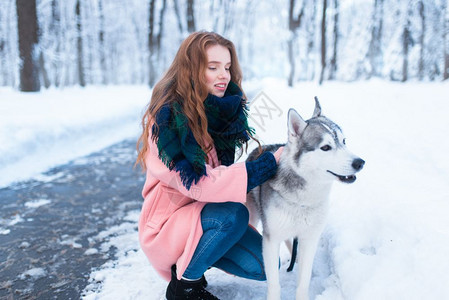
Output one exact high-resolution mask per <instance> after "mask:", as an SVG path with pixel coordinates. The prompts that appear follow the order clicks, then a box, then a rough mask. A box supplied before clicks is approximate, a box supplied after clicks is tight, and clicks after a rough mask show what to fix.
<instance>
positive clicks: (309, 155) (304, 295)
mask: <svg viewBox="0 0 449 300" xmlns="http://www.w3.org/2000/svg"><path fill="white" fill-rule="evenodd" d="M281 146H283V145H281V144H277V145H268V146H264V147H263V148H262V150H263V152H264V151H271V152H275V151H276V150H277V149H278V148H279V147H281ZM258 156H259V151H258V150H257V149H256V150H254V151H253V152H252V153H251V154H250V155H249V156H248V159H247V160H254V159H256V158H257V157H258ZM364 163H365V162H364V161H363V160H362V159H360V158H359V157H357V156H355V155H353V154H352V153H351V152H349V150H348V149H347V148H346V145H345V139H344V137H343V133H342V130H341V128H340V127H339V126H338V125H337V124H335V123H334V122H332V121H331V120H329V119H328V118H326V117H324V116H322V115H321V106H320V103H319V101H318V99H317V98H315V110H314V113H313V117H312V118H311V119H309V120H308V121H304V120H303V118H302V117H301V116H300V115H299V114H298V113H297V112H296V111H295V110H294V109H290V110H289V114H288V142H287V144H285V147H284V150H283V152H282V155H281V157H280V162H279V168H278V171H277V173H276V175H275V176H274V177H273V178H272V179H270V180H268V181H267V182H265V183H264V184H262V185H260V186H259V187H256V188H254V189H253V190H252V191H251V192H250V193H249V194H248V199H247V200H248V201H247V205H248V208H249V210H250V216H251V219H250V222H251V224H253V225H256V224H257V222H258V220H259V219H260V220H261V221H262V226H263V256H264V263H265V272H266V274H267V281H268V294H267V299H269V300H274V299H280V284H279V270H278V261H279V247H280V244H281V242H282V241H286V240H290V239H292V238H295V237H297V238H298V239H299V271H298V281H299V284H298V287H297V290H296V299H301V300H303V299H304V300H305V299H309V297H308V289H309V282H310V277H311V272H312V265H313V259H314V256H315V251H316V247H317V244H318V241H319V238H320V235H321V233H322V231H323V229H324V226H325V222H326V218H327V214H328V208H329V201H328V195H329V192H330V189H331V186H332V183H333V181H334V180H335V179H339V180H340V181H342V182H346V183H352V182H354V181H355V179H356V178H355V175H354V174H355V173H357V172H358V171H360V170H361V169H362V168H363V165H364Z"/></svg>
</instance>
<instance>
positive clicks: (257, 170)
mask: <svg viewBox="0 0 449 300" xmlns="http://www.w3.org/2000/svg"><path fill="white" fill-rule="evenodd" d="M241 82H242V74H241V70H240V66H239V63H238V59H237V55H236V51H235V47H234V45H233V43H232V42H230V41H229V40H227V39H225V38H223V37H222V36H220V35H218V34H216V33H211V32H196V33H193V34H191V35H190V36H189V37H187V39H186V40H184V41H183V43H182V44H181V46H180V48H179V50H178V52H177V54H176V57H175V58H174V61H173V63H172V65H171V66H170V67H169V69H168V71H167V72H166V73H165V74H164V76H163V78H162V79H161V80H160V81H159V82H158V83H157V84H156V86H155V87H154V90H153V94H152V98H151V102H150V104H149V107H148V109H147V111H146V113H145V115H144V117H143V120H142V127H143V133H142V135H141V137H140V139H139V142H138V152H139V154H138V158H137V161H138V162H139V163H140V164H141V165H142V166H143V168H144V169H145V170H146V176H147V177H146V182H145V185H144V188H143V191H142V195H143V197H144V198H145V202H144V204H143V207H142V212H141V216H140V220H139V240H140V244H141V247H142V249H143V251H144V253H145V254H146V256H147V257H148V259H149V261H150V263H151V264H152V266H153V267H154V268H155V270H156V271H157V272H158V273H159V274H160V275H161V276H162V277H163V278H164V279H166V280H167V281H170V283H169V285H168V287H167V291H166V297H167V299H168V300H171V299H218V298H216V297H215V296H213V295H212V294H210V293H209V292H208V291H206V290H205V287H206V285H207V283H206V281H205V279H204V276H203V274H204V272H205V271H206V270H207V269H208V268H210V267H217V268H219V269H222V270H224V271H225V272H228V273H231V274H234V275H237V276H241V277H245V278H250V279H255V280H265V272H264V267H263V259H262V250H261V249H262V238H261V236H260V234H259V233H257V231H255V230H254V229H253V228H251V227H249V226H248V210H247V209H246V207H245V206H244V203H245V201H246V194H247V193H248V192H249V191H250V190H251V189H252V188H254V187H255V186H258V185H260V184H262V183H263V182H265V181H266V180H268V179H269V178H271V177H272V176H273V175H274V173H275V171H276V168H277V164H276V161H277V160H278V157H279V155H280V152H281V151H282V150H280V151H278V152H277V153H275V156H274V155H273V154H272V153H264V154H262V155H261V156H260V157H259V159H257V160H256V161H253V162H247V163H244V162H241V163H234V155H235V150H236V148H239V147H242V146H243V144H245V143H246V142H247V141H248V140H249V139H250V138H251V137H252V134H253V129H251V128H250V127H249V126H248V122H247V111H246V109H247V108H246V100H245V98H244V94H243V92H242V90H241Z"/></svg>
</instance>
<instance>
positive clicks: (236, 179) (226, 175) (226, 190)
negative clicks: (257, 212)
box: [146, 139, 248, 203]
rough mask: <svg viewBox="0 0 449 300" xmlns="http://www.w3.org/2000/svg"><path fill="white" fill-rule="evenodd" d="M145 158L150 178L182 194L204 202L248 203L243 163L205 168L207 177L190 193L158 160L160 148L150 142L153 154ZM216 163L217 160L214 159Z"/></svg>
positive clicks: (177, 176)
mask: <svg viewBox="0 0 449 300" xmlns="http://www.w3.org/2000/svg"><path fill="white" fill-rule="evenodd" d="M148 152H149V153H148V154H147V157H146V165H147V169H148V171H147V173H148V174H147V176H148V175H150V176H152V177H153V178H155V179H157V180H160V181H161V182H162V183H164V184H165V185H167V186H169V187H171V188H173V189H175V190H177V191H179V192H180V193H181V194H183V195H185V196H187V197H189V198H192V199H194V200H197V201H202V202H228V201H231V202H241V203H244V202H246V189H247V182H248V179H247V172H246V165H245V163H244V162H240V163H235V164H232V165H230V166H217V167H215V168H214V167H212V166H211V165H209V164H206V173H207V176H203V177H202V178H201V179H200V180H199V182H198V183H197V184H192V186H191V187H190V190H187V189H186V188H185V187H184V185H183V184H182V182H181V177H180V176H179V173H178V172H176V171H170V169H168V167H167V166H166V165H165V164H164V163H163V162H162V161H161V160H160V159H159V157H158V150H157V146H156V144H155V143H154V141H151V139H150V150H149V151H148ZM215 159H216V158H215Z"/></svg>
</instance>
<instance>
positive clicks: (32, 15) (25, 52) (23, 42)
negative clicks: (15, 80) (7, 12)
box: [16, 0, 40, 92]
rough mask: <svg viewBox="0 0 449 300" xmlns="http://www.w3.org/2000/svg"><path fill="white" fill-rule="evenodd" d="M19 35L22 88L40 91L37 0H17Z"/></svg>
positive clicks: (29, 90)
mask: <svg viewBox="0 0 449 300" xmlns="http://www.w3.org/2000/svg"><path fill="white" fill-rule="evenodd" d="M16 9H17V25H18V35H19V57H20V60H21V64H20V90H21V91H22V92H38V91H39V90H40V81H39V62H38V59H39V53H38V46H37V44H38V25H37V24H38V23H37V13H36V0H16Z"/></svg>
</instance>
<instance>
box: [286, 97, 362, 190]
mask: <svg viewBox="0 0 449 300" xmlns="http://www.w3.org/2000/svg"><path fill="white" fill-rule="evenodd" d="M286 148H288V151H286V152H287V153H288V155H289V158H288V159H290V160H291V163H293V164H295V165H296V167H295V168H294V169H296V170H298V175H300V176H304V175H305V174H304V172H307V173H310V174H311V175H312V174H313V175H315V176H319V178H323V179H325V180H327V179H329V180H333V179H338V180H340V181H341V182H345V183H353V182H354V181H355V180H356V176H355V174H356V173H357V172H359V171H360V170H361V169H362V168H363V166H364V164H365V161H364V160H363V159H361V158H359V157H357V156H356V155H354V154H352V153H351V152H350V151H349V150H348V148H347V147H346V139H345V137H344V135H343V132H342V130H341V128H340V127H339V126H338V125H337V124H335V123H334V122H332V121H331V120H329V119H328V118H326V117H324V116H322V115H321V106H320V103H319V101H318V98H317V97H315V110H314V112H313V116H312V118H311V119H309V120H307V121H304V119H303V118H302V117H301V116H300V115H299V114H298V113H297V112H296V110H294V109H293V108H291V109H290V110H289V112H288V144H287V146H286ZM300 173H303V174H300Z"/></svg>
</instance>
